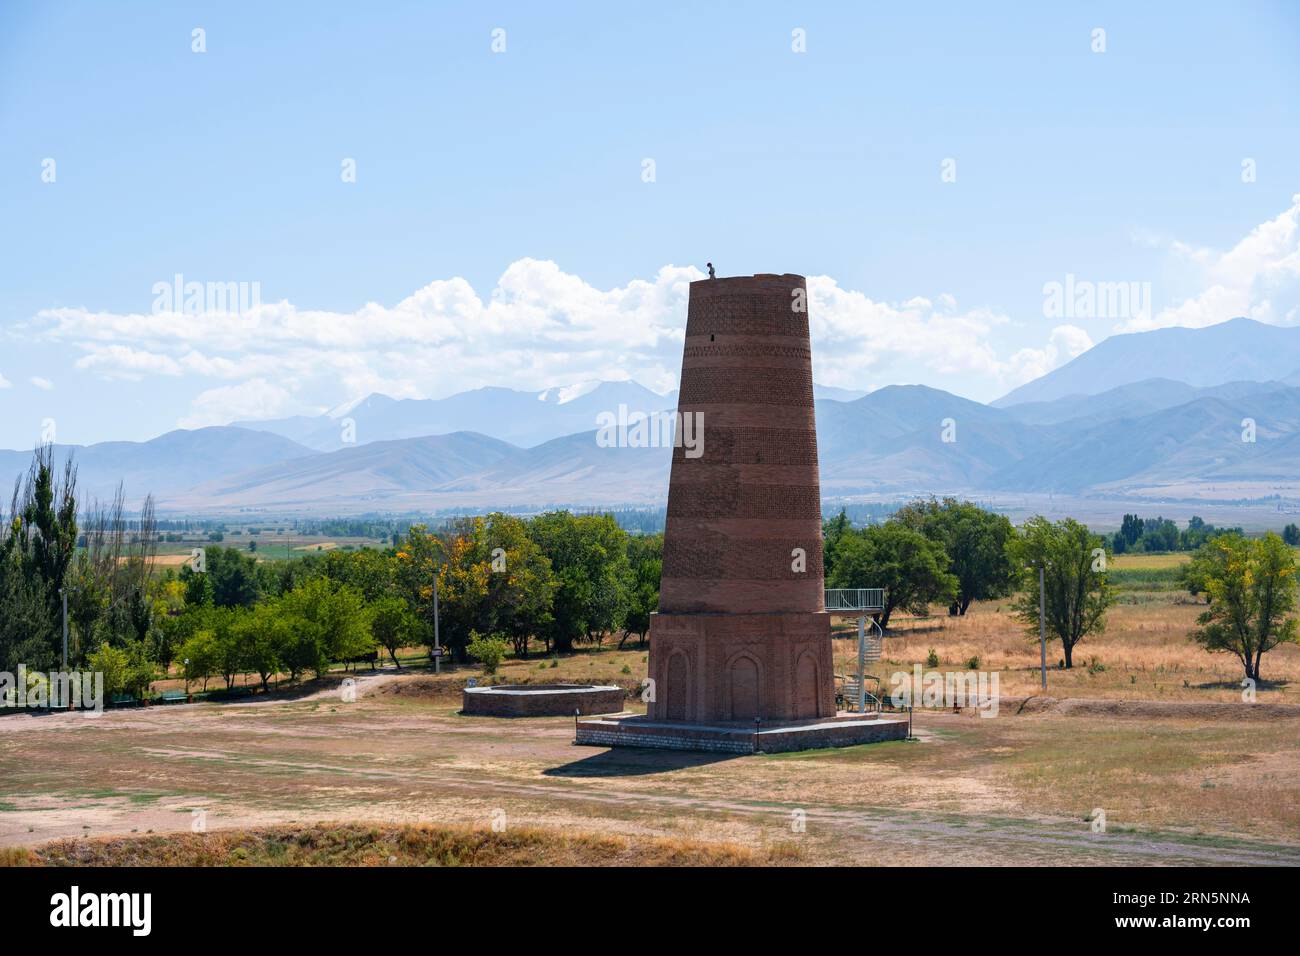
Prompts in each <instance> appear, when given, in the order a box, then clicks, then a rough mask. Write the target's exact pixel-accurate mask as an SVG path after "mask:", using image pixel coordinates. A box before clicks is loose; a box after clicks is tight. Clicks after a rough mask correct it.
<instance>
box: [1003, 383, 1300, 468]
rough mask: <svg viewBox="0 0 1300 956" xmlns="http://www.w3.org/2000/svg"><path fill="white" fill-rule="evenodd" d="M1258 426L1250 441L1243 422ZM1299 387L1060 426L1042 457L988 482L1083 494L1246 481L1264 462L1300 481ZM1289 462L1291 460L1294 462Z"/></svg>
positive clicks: (1014, 465)
mask: <svg viewBox="0 0 1300 956" xmlns="http://www.w3.org/2000/svg"><path fill="white" fill-rule="evenodd" d="M1246 419H1250V420H1251V421H1253V422H1254V423H1255V440H1254V441H1245V440H1243V434H1244V429H1243V421H1244V420H1246ZM1297 434H1300V389H1282V390H1277V391H1272V392H1269V393H1268V394H1267V396H1266V400H1260V397H1259V396H1253V397H1252V396H1246V397H1242V398H1237V399H1234V400H1229V399H1223V398H1210V397H1205V398H1198V399H1196V400H1195V401H1191V402H1188V403H1186V404H1184V405H1178V406H1176V407H1174V408H1167V409H1162V410H1160V411H1157V412H1152V413H1150V414H1147V415H1143V416H1140V417H1136V418H1132V419H1119V420H1116V421H1112V422H1106V423H1103V424H1100V425H1094V426H1091V427H1087V428H1084V429H1081V430H1074V429H1072V428H1069V427H1060V428H1059V430H1058V431H1057V432H1056V433H1055V435H1054V436H1053V440H1052V442H1051V444H1050V445H1049V446H1048V447H1046V448H1045V449H1043V451H1042V453H1041V454H1040V455H1036V456H1033V457H1027V458H1025V459H1022V460H1020V461H1018V462H1015V463H1010V464H1008V466H1007V467H1006V468H1005V469H1003V470H1002V471H1001V472H999V473H998V474H996V475H994V476H992V478H991V479H990V481H989V482H988V487H990V488H1001V489H1014V490H1016V491H1059V492H1079V491H1082V490H1084V489H1089V488H1102V487H1105V488H1119V487H1123V486H1134V485H1154V484H1170V483H1180V484H1186V483H1189V482H1194V481H1205V480H1209V479H1211V478H1217V479H1218V480H1222V481H1226V480H1228V479H1229V478H1236V479H1246V478H1249V477H1253V476H1254V475H1255V473H1256V467H1255V466H1256V465H1258V464H1259V463H1260V461H1261V460H1265V461H1269V460H1271V461H1272V463H1273V467H1277V465H1278V464H1279V459H1278V456H1279V453H1280V452H1282V450H1283V449H1286V451H1285V452H1282V454H1283V458H1284V459H1285V460H1287V461H1289V463H1290V464H1289V468H1290V476H1300V471H1298V470H1297V469H1300V458H1297V457H1296V456H1295V453H1296V452H1297V451H1298V450H1300V449H1298V448H1297V445H1296V443H1295V442H1293V441H1288V439H1291V438H1292V437H1294V436H1295V435H1297ZM1287 456H1289V457H1287Z"/></svg>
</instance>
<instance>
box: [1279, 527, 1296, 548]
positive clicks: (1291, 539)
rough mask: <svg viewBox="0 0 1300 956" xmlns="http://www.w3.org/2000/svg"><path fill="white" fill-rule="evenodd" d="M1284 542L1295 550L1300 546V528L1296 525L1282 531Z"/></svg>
mask: <svg viewBox="0 0 1300 956" xmlns="http://www.w3.org/2000/svg"><path fill="white" fill-rule="evenodd" d="M1282 540H1283V541H1285V542H1286V543H1287V544H1288V545H1290V546H1291V547H1293V548H1294V547H1296V546H1298V545H1300V527H1297V526H1296V525H1295V523H1292V524H1289V525H1287V526H1286V527H1285V528H1283V529H1282Z"/></svg>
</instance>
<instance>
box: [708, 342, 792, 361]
mask: <svg viewBox="0 0 1300 956" xmlns="http://www.w3.org/2000/svg"><path fill="white" fill-rule="evenodd" d="M683 355H684V357H685V358H688V359H692V358H735V357H742V358H786V359H801V360H803V361H805V362H810V361H812V349H806V348H800V347H799V346H797V345H775V344H773V345H688V346H686V350H685V352H684V353H683Z"/></svg>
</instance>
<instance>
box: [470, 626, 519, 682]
mask: <svg viewBox="0 0 1300 956" xmlns="http://www.w3.org/2000/svg"><path fill="white" fill-rule="evenodd" d="M509 649H510V645H509V644H508V643H506V640H505V638H503V637H502V636H501V635H500V634H489V635H487V636H486V637H485V636H483V635H481V634H479V632H478V631H470V632H469V644H468V645H467V646H466V648H465V650H466V652H467V653H468V654H469V656H470V657H472V658H473V659H474V660H476V661H478V662H479V663H480V664H482V665H483V673H484V674H495V673H496V672H497V668H498V667H500V666H501V661H502V660H504V659H505V656H506V651H507V650H509Z"/></svg>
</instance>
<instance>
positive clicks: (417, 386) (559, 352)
mask: <svg viewBox="0 0 1300 956" xmlns="http://www.w3.org/2000/svg"><path fill="white" fill-rule="evenodd" d="M702 278H704V275H703V273H701V272H700V271H699V270H698V269H695V268H693V267H678V266H671V265H670V266H665V267H663V268H662V269H660V270H659V271H658V272H657V273H656V274H655V275H654V276H653V278H651V279H646V280H640V279H638V280H633V281H631V282H629V283H627V284H626V285H624V286H621V287H617V288H614V289H609V290H601V289H597V288H595V287H594V286H592V285H590V284H588V283H587V282H586V281H584V280H583V279H581V278H579V277H578V276H575V275H571V274H568V273H565V272H563V271H562V270H561V269H560V268H559V266H557V265H556V264H555V263H554V262H549V261H540V260H536V259H521V260H519V261H517V262H514V263H512V264H511V265H510V266H509V267H508V268H507V269H506V270H505V272H504V273H503V274H502V275H501V278H500V279H499V280H498V281H497V283H496V286H495V288H494V289H493V290H492V291H491V292H490V294H489V295H487V296H486V297H480V296H479V295H478V294H477V293H476V292H475V291H474V289H473V288H472V287H471V286H470V284H469V283H468V282H467V281H466V280H464V279H461V278H451V279H439V280H436V281H433V282H431V283H429V284H428V285H426V286H425V287H424V288H422V289H419V290H417V291H416V292H414V293H413V294H412V295H410V296H407V297H406V298H404V299H402V300H401V301H399V302H397V303H396V304H395V305H392V306H384V305H379V304H377V303H368V304H367V305H365V306H363V307H362V308H360V309H358V310H357V311H355V312H348V313H342V312H324V311H316V310H313V311H301V310H299V309H298V308H297V307H296V306H294V305H292V304H291V303H289V302H283V301H282V302H277V303H261V304H258V305H256V306H255V307H254V308H252V309H251V310H250V311H249V312H247V313H244V314H240V315H234V314H230V313H215V314H201V315H185V314H180V313H161V314H115V313H104V312H92V311H89V310H86V309H67V308H61V309H48V310H44V311H42V312H40V313H38V315H37V316H36V319H35V321H34V322H33V323H30V324H29V325H28V326H27V327H26V329H25V330H24V332H25V334H27V335H35V336H36V337H38V338H40V339H43V340H46V341H55V342H59V343H63V344H68V345H72V346H74V347H76V348H78V349H79V350H81V351H82V352H83V353H84V354H83V355H82V356H81V357H80V358H79V359H78V360H77V363H76V367H77V368H78V369H79V370H81V371H84V372H88V373H93V374H95V375H97V376H100V377H102V378H105V379H130V380H140V379H143V378H146V377H150V376H165V377H168V378H173V379H174V378H180V379H182V380H185V379H193V380H194V382H195V385H196V388H195V391H196V393H197V396H196V397H195V398H194V399H193V400H192V402H191V406H190V409H189V413H188V414H187V415H186V416H185V417H184V418H183V419H182V421H181V424H182V425H185V426H194V425H196V424H214V423H224V422H229V421H232V420H236V419H240V418H261V417H273V416H279V415H283V414H292V413H295V411H296V410H304V411H305V410H308V409H320V408H325V407H332V406H335V405H337V404H339V403H340V402H345V401H348V400H350V399H355V398H357V397H360V396H363V395H366V394H368V393H370V392H376V391H377V392H383V393H384V394H387V395H391V396H393V397H395V398H425V397H438V396H442V395H448V394H451V393H453V392H457V391H462V390H465V389H470V388H477V387H479V386H483V385H509V386H511V387H514V388H523V389H538V390H540V389H543V388H548V387H551V386H557V385H559V386H572V385H573V384H574V383H578V382H584V381H591V380H615V379H626V378H632V379H634V380H636V381H639V382H641V383H643V384H645V385H647V386H649V387H651V388H657V389H659V390H661V391H667V390H669V389H671V388H673V387H675V386H676V383H677V375H678V371H679V369H680V364H681V341H682V336H683V332H684V326H685V322H686V306H687V299H688V296H689V284H690V282H691V281H693V280H696V279H702ZM808 288H809V293H810V315H811V329H812V337H813V346H814V351H815V354H816V359H815V370H816V374H817V380H818V381H819V382H822V383H824V384H827V385H840V386H843V387H847V388H869V387H871V386H873V385H879V384H884V383H885V382H888V381H898V380H900V376H902V375H904V374H931V375H949V376H958V377H962V378H964V379H967V380H976V381H978V380H981V379H982V380H984V381H985V382H987V383H990V384H992V383H997V384H999V385H1001V384H1005V382H1006V381H1007V380H1008V379H1014V380H1015V381H1020V380H1022V379H1021V376H1022V375H1023V374H1024V369H1025V368H1028V367H1039V366H1041V365H1044V364H1050V363H1051V362H1054V361H1056V360H1057V356H1058V355H1072V354H1076V352H1075V351H1074V349H1075V348H1076V347H1077V345H1078V341H1079V339H1078V335H1082V336H1083V340H1084V341H1086V339H1087V336H1086V335H1083V333H1082V332H1081V330H1077V329H1074V328H1073V327H1066V326H1063V327H1060V328H1058V329H1057V330H1056V331H1054V333H1053V342H1052V344H1051V345H1049V346H1048V349H1044V350H1038V351H1037V352H1034V353H1033V356H1037V358H1034V357H1033V356H1031V355H1029V354H1027V353H1021V354H1018V355H1017V356H1016V357H1013V359H1012V360H1011V361H1004V360H1002V359H1001V358H1000V357H999V355H998V354H997V351H996V350H995V348H994V347H993V345H992V344H991V343H990V335H991V333H992V331H993V330H994V329H995V328H997V327H999V326H1003V325H1005V324H1007V323H1008V322H1009V321H1010V320H1009V319H1008V317H1007V316H1005V315H1003V314H1001V313H999V312H997V311H995V310H991V309H985V308H976V309H965V310H963V309H961V308H960V307H959V306H958V303H957V301H956V299H955V298H954V297H953V296H952V295H950V294H947V293H942V294H939V295H936V296H935V297H933V298H929V297H924V296H915V297H912V298H910V299H906V300H904V301H901V302H882V301H877V300H874V299H871V298H869V297H868V296H866V295H865V294H863V293H861V292H856V291H853V290H849V289H844V288H841V287H840V286H839V284H838V283H837V282H836V281H835V280H834V279H833V278H831V277H829V276H812V277H810V278H809V279H808ZM1075 333H1077V335H1076V334H1075ZM1049 350H1050V353H1049ZM902 369H907V370H908V372H907V373H904V372H902V371H901V370H902ZM222 382H224V383H226V384H219V383H222Z"/></svg>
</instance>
